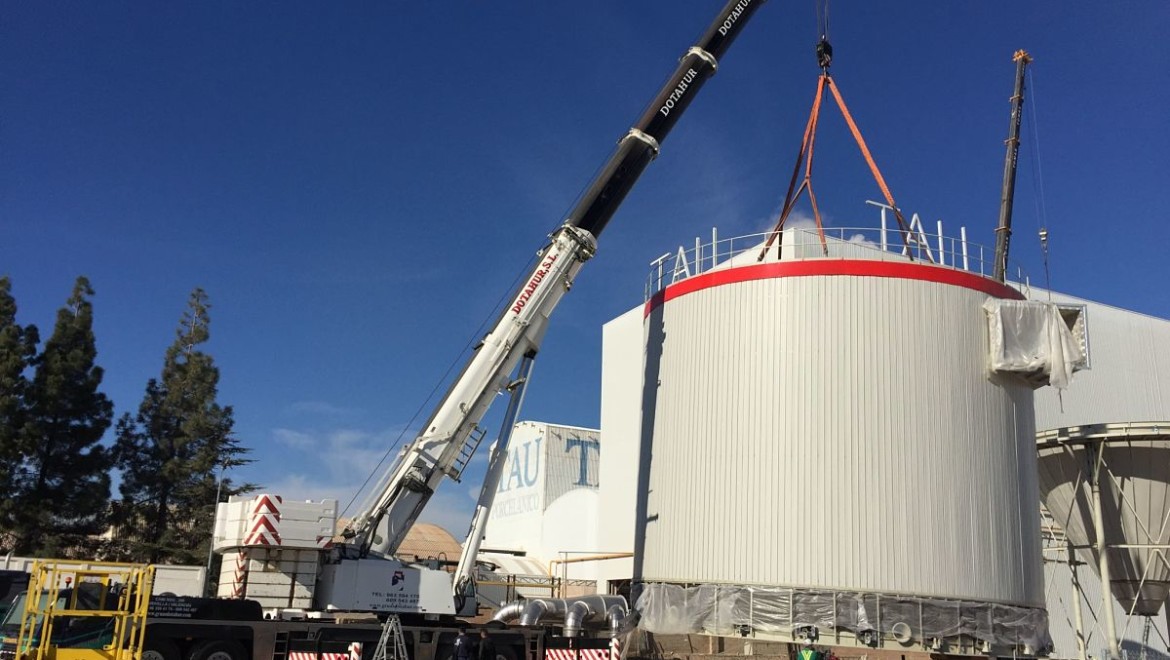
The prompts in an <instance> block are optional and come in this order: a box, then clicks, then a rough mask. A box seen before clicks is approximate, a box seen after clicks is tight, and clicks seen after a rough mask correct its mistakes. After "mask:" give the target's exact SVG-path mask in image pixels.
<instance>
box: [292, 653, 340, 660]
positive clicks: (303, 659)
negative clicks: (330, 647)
mask: <svg viewBox="0 0 1170 660" xmlns="http://www.w3.org/2000/svg"><path fill="white" fill-rule="evenodd" d="M288 660H349V654H348V653H313V652H312V651H289V652H288Z"/></svg>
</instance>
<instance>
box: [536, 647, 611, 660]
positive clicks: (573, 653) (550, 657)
mask: <svg viewBox="0 0 1170 660" xmlns="http://www.w3.org/2000/svg"><path fill="white" fill-rule="evenodd" d="M544 659H545V660H610V658H609V649H545V650H544Z"/></svg>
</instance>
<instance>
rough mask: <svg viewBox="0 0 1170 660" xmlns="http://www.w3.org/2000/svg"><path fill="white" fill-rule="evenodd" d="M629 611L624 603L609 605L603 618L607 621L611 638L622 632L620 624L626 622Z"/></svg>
mask: <svg viewBox="0 0 1170 660" xmlns="http://www.w3.org/2000/svg"><path fill="white" fill-rule="evenodd" d="M629 614H630V610H629V608H628V607H627V606H626V603H625V602H622V603H618V604H614V605H610V606H609V609H608V610H606V611H605V618H606V620H607V621H609V634H610V636H611V637H617V636H618V635H619V634H621V632H622V624H624V623H625V622H626V617H627V616H629Z"/></svg>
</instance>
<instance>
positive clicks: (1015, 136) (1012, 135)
mask: <svg viewBox="0 0 1170 660" xmlns="http://www.w3.org/2000/svg"><path fill="white" fill-rule="evenodd" d="M1012 60H1013V61H1015V63H1016V89H1015V93H1014V94H1012V118H1011V123H1010V124H1009V126H1008V139H1007V141H1006V142H1005V144H1007V156H1006V157H1005V158H1004V162H1003V195H1002V196H1001V197H1000V203H999V226H997V227H996V228H995V279H996V280H999V281H1000V282H1002V281H1004V276H1005V275H1006V274H1007V258H1008V244H1009V243H1010V242H1011V238H1012V203H1013V201H1014V200H1015V196H1016V159H1017V158H1018V157H1019V155H1020V120H1021V119H1022V118H1023V115H1024V69H1026V68H1027V66H1028V64H1029V63H1031V62H1032V57H1031V56H1030V55H1028V53H1026V52H1024V51H1022V50H1017V51H1016V54H1015V55H1014V56H1013V57H1012Z"/></svg>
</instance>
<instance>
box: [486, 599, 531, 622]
mask: <svg viewBox="0 0 1170 660" xmlns="http://www.w3.org/2000/svg"><path fill="white" fill-rule="evenodd" d="M527 605H528V601H526V600H524V599H520V600H514V601H512V602H510V603H508V604H507V605H504V606H503V607H501V608H500V609H499V611H497V612H496V613H495V615H493V616H492V621H498V622H500V623H509V622H511V621H515V620H516V619H518V618H520V615H521V614H523V613H524V607H525V606H527Z"/></svg>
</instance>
